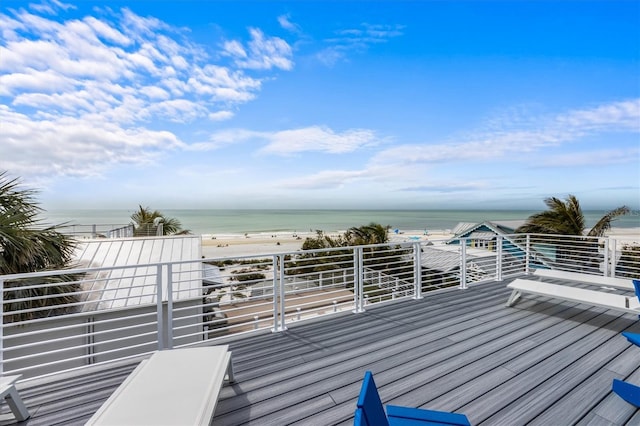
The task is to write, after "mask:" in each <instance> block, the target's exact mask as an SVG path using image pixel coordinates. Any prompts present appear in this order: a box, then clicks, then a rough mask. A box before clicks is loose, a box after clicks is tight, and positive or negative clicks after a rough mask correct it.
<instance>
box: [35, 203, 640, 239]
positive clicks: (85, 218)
mask: <svg viewBox="0 0 640 426" xmlns="http://www.w3.org/2000/svg"><path fill="white" fill-rule="evenodd" d="M133 212H134V211H133V210H131V211H127V210H51V211H47V212H45V213H44V214H43V215H42V218H43V220H44V221H45V222H46V223H48V224H60V223H67V224H73V225H93V224H97V225H107V224H108V225H114V227H115V226H123V225H127V224H129V223H130V222H131V219H130V217H131V214H132V213H133ZM161 212H162V214H164V215H165V216H167V217H173V218H176V219H178V220H179V221H180V222H181V223H182V227H183V228H184V229H189V230H190V231H191V232H192V233H194V234H220V233H239V234H243V233H245V232H247V233H258V232H274V233H275V232H296V231H298V232H305V231H316V230H322V231H325V232H334V231H344V230H346V229H348V228H350V227H353V226H362V225H366V224H369V223H371V222H374V223H379V224H381V225H383V226H387V225H388V226H390V227H391V228H392V229H400V230H450V229H453V228H455V226H456V225H457V224H458V223H460V222H474V223H478V222H482V221H485V220H490V221H510V220H525V219H526V218H527V217H529V216H530V215H531V214H533V213H536V212H537V211H526V210H214V209H211V210H204V209H191V210H175V209H166V210H161ZM604 213H605V212H604V211H586V212H584V214H585V219H586V221H587V227H591V226H593V225H594V224H595V223H596V222H597V220H598V219H600V218H601V217H602V215H603V214H604ZM613 226H614V227H620V228H636V227H640V213H639V212H637V211H634V212H632V214H631V215H627V216H624V217H621V218H618V219H617V220H616V221H615V222H614V223H613Z"/></svg>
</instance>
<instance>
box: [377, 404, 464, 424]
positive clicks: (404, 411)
mask: <svg viewBox="0 0 640 426" xmlns="http://www.w3.org/2000/svg"><path fill="white" fill-rule="evenodd" d="M387 419H388V420H389V425H390V426H395V425H407V426H409V425H434V426H435V425H459V426H471V423H469V419H467V416H465V415H464V414H458V413H447V412H443V411H434V410H423V409H420V408H409V407H400V406H397V405H387Z"/></svg>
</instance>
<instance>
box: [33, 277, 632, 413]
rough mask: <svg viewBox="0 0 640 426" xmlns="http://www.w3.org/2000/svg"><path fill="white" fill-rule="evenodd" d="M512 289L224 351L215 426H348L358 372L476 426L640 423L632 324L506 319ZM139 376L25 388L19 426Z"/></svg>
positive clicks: (327, 321) (255, 339)
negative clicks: (229, 357)
mask: <svg viewBox="0 0 640 426" xmlns="http://www.w3.org/2000/svg"><path fill="white" fill-rule="evenodd" d="M507 283H508V281H505V282H501V283H489V284H482V285H478V286H474V287H472V288H470V289H467V290H458V289H451V290H447V291H441V292H438V293H435V294H425V297H424V299H422V300H403V301H397V302H394V303H389V304H386V305H382V306H376V307H369V308H368V309H367V311H366V312H364V313H360V314H352V313H342V314H336V315H333V316H327V317H323V318H322V319H320V318H319V319H317V320H311V321H304V322H300V323H298V324H295V325H290V326H289V330H288V331H286V332H283V333H262V334H257V335H256V334H254V335H245V336H244V337H242V338H240V339H236V340H235V341H231V342H229V344H230V346H231V350H232V351H233V359H234V367H235V378H236V380H237V382H236V383H235V384H233V385H227V386H225V387H224V388H223V389H222V392H221V394H220V400H219V402H218V406H217V408H216V416H215V421H214V424H216V425H241V424H254V425H287V424H299V425H319V426H320V425H321V426H324V425H332V424H351V423H352V419H353V411H354V409H355V402H356V399H357V395H358V393H359V390H360V385H361V382H362V378H363V376H364V372H365V370H371V371H372V372H373V373H374V376H375V380H376V383H377V384H378V387H379V390H380V395H381V398H382V400H383V402H384V403H392V404H396V405H407V406H411V407H424V408H432V409H438V410H447V411H456V412H460V413H464V414H466V415H467V416H468V417H469V420H470V421H471V422H472V424H475V425H524V424H539V425H571V424H579V425H624V424H629V425H631V424H635V425H637V424H640V412H639V411H638V410H636V409H635V408H634V407H632V406H631V405H629V404H627V403H626V402H624V401H622V400H621V399H620V398H619V397H618V396H617V395H615V394H613V393H612V392H611V382H612V380H613V379H614V378H622V379H627V380H629V381H631V382H632V383H636V384H640V369H639V368H638V367H640V348H637V347H635V346H632V345H631V344H630V343H628V342H627V340H626V339H625V338H624V337H622V336H621V335H620V332H621V331H625V330H627V331H632V332H640V324H638V321H637V319H638V318H637V317H635V316H634V315H631V314H620V313H617V312H613V311H607V310H605V309H597V308H590V307H587V306H584V305H577V304H575V303H559V302H558V301H555V300H549V299H547V298H544V297H527V298H525V299H524V300H522V301H521V302H520V303H518V305H516V306H515V307H513V308H507V307H505V306H504V305H505V302H506V300H507V298H508V296H509V294H510V291H509V290H508V289H507V288H506V284H507ZM132 368H133V366H131V365H123V366H119V367H117V368H110V369H108V370H107V369H104V370H102V371H99V372H95V373H93V374H91V375H86V374H85V375H77V376H76V377H74V378H65V379H63V380H60V381H56V382H50V383H47V384H43V383H37V384H36V383H32V384H31V385H30V386H29V387H28V388H23V389H21V394H22V395H23V398H24V400H25V403H26V404H27V406H28V407H29V409H30V411H31V413H32V415H33V417H32V418H31V419H29V420H28V421H26V422H24V424H28V425H30V426H34V425H54V424H83V423H84V421H86V420H87V419H88V418H89V417H90V416H91V415H92V414H93V412H94V411H95V410H97V408H98V407H99V406H100V405H101V404H102V402H104V400H106V399H107V398H108V396H109V395H110V394H111V392H113V390H114V389H115V388H116V387H117V385H118V384H119V383H120V382H121V381H122V380H124V378H125V377H126V376H127V374H128V373H129V371H131V369H132Z"/></svg>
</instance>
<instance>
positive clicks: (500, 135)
mask: <svg viewBox="0 0 640 426" xmlns="http://www.w3.org/2000/svg"><path fill="white" fill-rule="evenodd" d="M638 123H640V100H630V101H622V102H613V103H609V104H604V105H599V106H597V107H594V108H588V109H580V110H574V111H569V112H567V113H564V114H560V115H557V116H555V117H552V118H551V119H549V118H545V119H542V120H539V121H538V122H537V123H536V122H528V123H527V124H526V126H524V127H523V128H517V127H516V126H514V124H513V123H509V124H508V126H507V127H508V128H505V129H504V130H500V129H499V128H498V127H497V126H496V125H495V123H494V128H493V129H492V130H491V131H489V132H480V133H478V134H475V135H472V134H471V135H466V137H465V138H464V139H462V140H459V141H450V142H446V143H439V144H428V143H425V144H420V145H400V146H396V147H394V148H391V149H388V150H385V151H383V152H380V153H378V154H377V155H376V156H375V157H374V158H373V159H372V164H388V163H394V164H398V165H402V164H420V163H423V164H424V163H442V162H451V163H453V162H459V161H462V160H474V161H484V160H496V159H499V158H502V157H505V156H507V155H509V156H511V158H512V159H518V157H517V156H518V155H525V154H526V153H530V152H535V151H538V150H540V149H542V148H545V147H553V146H560V145H563V144H567V143H578V142H579V141H580V140H581V139H582V138H584V137H585V136H588V135H593V134H597V133H599V132H605V131H607V132H617V131H627V132H634V133H640V126H638Z"/></svg>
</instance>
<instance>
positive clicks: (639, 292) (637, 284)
mask: <svg viewBox="0 0 640 426" xmlns="http://www.w3.org/2000/svg"><path fill="white" fill-rule="evenodd" d="M631 282H633V287H634V288H635V289H636V296H637V297H638V300H640V280H634V279H632V280H631Z"/></svg>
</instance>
